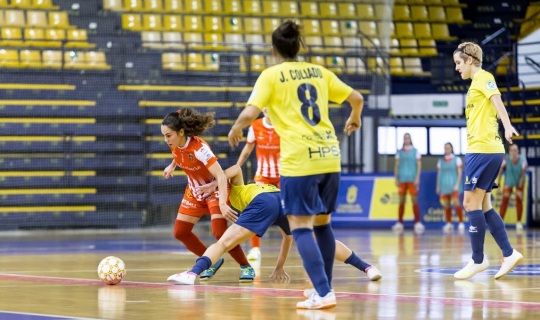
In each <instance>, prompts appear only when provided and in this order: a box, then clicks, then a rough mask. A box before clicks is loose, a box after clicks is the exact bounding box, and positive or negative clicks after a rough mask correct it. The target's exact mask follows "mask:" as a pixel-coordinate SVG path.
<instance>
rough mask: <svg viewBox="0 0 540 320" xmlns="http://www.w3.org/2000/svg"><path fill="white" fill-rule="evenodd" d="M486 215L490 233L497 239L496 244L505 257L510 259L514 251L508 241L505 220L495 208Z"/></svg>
mask: <svg viewBox="0 0 540 320" xmlns="http://www.w3.org/2000/svg"><path fill="white" fill-rule="evenodd" d="M484 215H485V217H486V223H487V226H488V228H489V231H490V232H491V235H492V236H493V238H494V239H495V242H497V245H498V246H499V248H501V250H502V253H503V256H505V257H509V256H510V255H512V252H513V251H514V249H513V248H512V245H510V241H508V234H507V233H506V228H505V227H504V222H503V219H502V218H501V216H499V214H498V213H497V212H496V211H495V209H493V208H491V210H489V211H487V212H486V213H485V214H484Z"/></svg>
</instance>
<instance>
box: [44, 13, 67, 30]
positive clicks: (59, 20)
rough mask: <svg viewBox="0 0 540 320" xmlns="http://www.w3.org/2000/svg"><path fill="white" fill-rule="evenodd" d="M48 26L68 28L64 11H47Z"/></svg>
mask: <svg viewBox="0 0 540 320" xmlns="http://www.w3.org/2000/svg"><path fill="white" fill-rule="evenodd" d="M49 27H50V28H69V27H70V26H69V19H68V15H67V12H65V11H49Z"/></svg>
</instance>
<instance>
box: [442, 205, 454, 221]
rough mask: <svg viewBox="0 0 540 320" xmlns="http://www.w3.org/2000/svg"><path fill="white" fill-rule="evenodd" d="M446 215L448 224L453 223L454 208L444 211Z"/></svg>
mask: <svg viewBox="0 0 540 320" xmlns="http://www.w3.org/2000/svg"><path fill="white" fill-rule="evenodd" d="M444 214H445V216H446V222H448V223H452V208H450V207H448V208H445V209H444Z"/></svg>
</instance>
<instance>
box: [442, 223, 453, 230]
mask: <svg viewBox="0 0 540 320" xmlns="http://www.w3.org/2000/svg"><path fill="white" fill-rule="evenodd" d="M442 231H443V232H444V233H451V232H452V231H454V225H453V224H452V223H451V222H447V223H446V224H445V225H444V227H443V228H442Z"/></svg>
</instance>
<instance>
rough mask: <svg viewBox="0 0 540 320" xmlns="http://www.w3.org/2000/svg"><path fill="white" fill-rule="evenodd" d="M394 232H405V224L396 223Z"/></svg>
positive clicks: (393, 228) (393, 227)
mask: <svg viewBox="0 0 540 320" xmlns="http://www.w3.org/2000/svg"><path fill="white" fill-rule="evenodd" d="M392 231H394V232H403V223H401V222H396V224H395V225H393V226H392Z"/></svg>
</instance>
